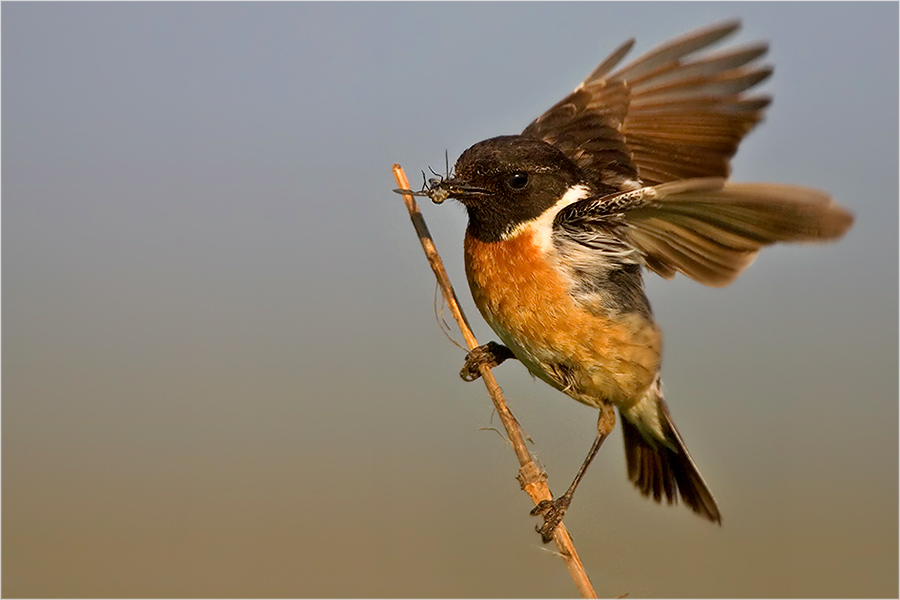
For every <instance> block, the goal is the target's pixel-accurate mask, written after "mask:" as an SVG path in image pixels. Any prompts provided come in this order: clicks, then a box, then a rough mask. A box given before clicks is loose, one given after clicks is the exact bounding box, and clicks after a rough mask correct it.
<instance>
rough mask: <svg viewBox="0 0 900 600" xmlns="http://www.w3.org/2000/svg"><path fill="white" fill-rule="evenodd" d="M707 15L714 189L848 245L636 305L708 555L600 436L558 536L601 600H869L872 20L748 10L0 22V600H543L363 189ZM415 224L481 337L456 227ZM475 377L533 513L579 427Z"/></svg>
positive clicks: (372, 12) (423, 281) (107, 13)
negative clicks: (715, 28)
mask: <svg viewBox="0 0 900 600" xmlns="http://www.w3.org/2000/svg"><path fill="white" fill-rule="evenodd" d="M732 17H740V18H741V19H742V20H743V24H744V27H743V29H742V31H741V32H740V33H739V34H738V36H737V37H736V38H735V39H736V40H737V41H738V42H751V41H756V40H767V41H769V42H770V45H771V46H770V53H769V55H768V60H769V61H771V62H772V63H773V64H774V65H775V74H774V76H773V77H772V79H771V80H770V81H768V82H767V83H766V84H765V85H764V87H763V89H764V90H765V91H766V92H768V93H771V94H773V95H774V97H775V101H774V103H773V105H772V106H771V108H770V109H769V111H768V113H767V117H766V121H765V123H764V124H763V125H762V126H761V127H760V128H758V129H757V130H756V131H754V132H753V133H752V134H751V135H750V136H749V137H748V138H747V139H746V141H745V142H744V144H743V145H742V147H741V150H740V152H739V153H738V155H737V158H736V160H735V162H734V173H733V177H734V178H735V179H738V180H747V181H773V182H783V183H794V184H801V185H808V186H814V187H818V188H822V189H825V190H828V191H829V192H830V193H831V194H833V195H834V197H835V198H836V199H837V200H838V201H839V202H841V203H842V204H843V205H844V206H846V207H848V208H849V209H850V210H852V211H853V212H854V213H855V215H856V219H857V220H856V223H855V225H854V228H853V229H852V230H851V231H850V232H849V234H848V235H847V236H846V238H845V239H844V240H842V241H841V242H840V243H837V244H831V245H823V246H802V247H798V246H793V247H790V246H783V247H778V248H773V249H769V250H767V251H764V252H763V253H762V254H761V255H760V257H759V258H758V259H757V261H756V263H755V264H754V265H753V266H752V267H751V268H750V269H749V270H748V271H747V272H746V273H745V274H744V275H743V276H742V277H741V278H740V279H739V280H738V281H737V282H736V283H734V284H733V285H731V286H730V287H728V288H725V289H721V290H716V289H709V288H705V287H703V286H701V285H699V284H696V283H693V282H691V281H689V280H686V279H685V278H683V277H679V278H677V279H676V280H675V281H672V282H666V281H662V280H660V279H658V278H655V277H653V276H650V277H648V288H649V289H648V295H649V297H650V300H651V302H652V303H653V307H654V311H655V312H656V314H657V317H658V321H659V322H660V324H661V326H662V328H663V330H664V332H665V335H666V338H665V356H664V367H663V380H664V382H665V386H666V395H667V399H668V402H669V406H670V409H671V411H672V414H673V417H674V420H675V422H676V423H677V424H678V425H679V428H680V430H681V432H682V434H683V436H684V438H685V440H686V441H687V444H688V446H689V447H690V448H691V451H692V453H693V455H694V458H695V460H696V461H697V463H698V465H699V467H700V469H701V471H702V472H703V473H704V475H705V477H706V480H707V481H708V483H709V485H710V487H711V488H712V490H713V491H714V493H715V494H716V496H717V499H718V501H719V505H720V507H721V510H722V513H723V526H722V527H714V526H711V525H710V524H709V523H706V522H704V521H702V520H700V519H698V518H697V517H696V516H695V515H693V514H691V513H690V511H688V510H686V509H684V508H683V507H666V506H658V505H655V504H653V503H652V502H650V501H648V500H646V499H644V498H642V497H641V496H640V495H639V494H638V493H637V492H636V491H635V490H634V488H633V487H632V486H631V485H630V484H629V483H628V481H627V479H626V476H625V471H624V459H623V453H622V449H621V445H622V442H621V437H620V434H619V433H618V431H617V432H616V433H615V434H614V435H613V437H612V438H611V440H610V441H608V442H607V444H606V445H605V446H604V448H603V449H602V451H601V453H600V456H599V458H598V459H597V460H596V461H595V463H594V465H593V467H592V468H591V470H590V471H589V472H588V475H587V477H586V479H585V481H584V483H583V484H582V487H581V488H580V489H579V492H578V494H577V495H576V497H575V502H574V504H573V507H572V510H571V511H570V512H569V514H568V515H567V517H566V523H567V525H568V527H569V530H570V532H571V533H572V535H573V536H574V539H575V543H576V545H577V546H578V548H579V551H580V552H581V554H582V556H581V557H582V560H583V562H584V563H585V565H586V567H587V570H588V573H589V574H590V576H591V577H592V579H593V582H594V585H595V587H596V589H597V591H598V593H599V594H600V595H601V596H618V595H620V594H624V593H628V594H630V596H631V597H642V596H682V597H683V596H688V597H690V596H726V597H728V596H776V597H791V596H804V597H809V596H812V597H831V596H838V597H841V596H844V597H850V596H870V597H874V596H893V597H896V595H897V593H898V588H897V580H898V578H897V575H898V574H897V564H898V554H897V542H898V540H897V530H898V522H897V514H898V513H897V500H898V476H897V473H898V460H897V456H898V452H897V448H898V408H897V398H898V388H897V384H898V369H897V365H898V353H897V336H898V264H897V257H898V52H897V48H898V6H897V4H896V3H827V4H820V3H796V4H780V3H769V2H766V3H758V4H744V3H724V4H718V3H698V4H694V3H688V4H681V3H664V4H655V3H625V4H612V3H597V4H595V3H574V4H568V3H565V4H563V3H559V4H548V3H528V4H516V3H504V4H492V3H459V4H431V3H429V4H414V3H402V4H380V3H365V4H355V3H339V4H318V3H299V4H294V3H267V4H245V3H224V4H223V3H214V2H210V3H190V4H188V3H159V4H156V3H122V4H120V3H92V4H81V3H8V2H6V3H3V5H2V108H3V112H2V174H3V179H2V196H3V205H2V216H3V221H2V250H3V263H2V267H3V297H2V300H3V340H2V341H3V406H2V417H3V420H2V423H3V427H2V434H3V448H2V449H3V464H2V467H3V482H2V483H3V487H2V490H3V498H2V500H3V556H2V558H3V564H2V566H3V573H2V575H3V584H4V586H3V590H2V592H3V595H4V596H7V597H11V596H19V597H22V596H42V597H53V596H69V597H76V596H114V597H115V596H123V597H127V596H151V597H153V596H156V597H164V596H181V597H186V596H249V597H265V596H318V597H331V596H374V597H379V596H392V597H409V596H418V597H430V596H440V597H448V596H449V597H453V596H479V597H512V596H522V597H539V596H571V595H574V594H575V589H574V587H573V586H572V584H571V582H570V581H569V580H568V576H567V574H566V572H565V569H564V567H563V565H562V563H561V562H560V561H558V560H557V559H556V558H555V557H553V556H552V554H550V553H548V552H546V551H544V550H545V549H546V548H545V547H542V546H541V544H540V539H539V536H538V535H537V534H536V533H534V531H533V526H534V524H535V519H533V518H532V517H529V516H528V511H529V509H530V508H531V507H530V501H529V499H528V497H527V496H526V495H525V494H523V493H522V492H521V491H520V490H519V489H518V484H517V483H516V480H515V479H514V478H515V474H516V469H517V464H516V462H515V458H514V456H513V454H512V453H511V452H510V451H509V449H508V448H507V446H506V444H505V442H504V441H503V440H502V438H501V437H500V436H498V435H496V433H494V432H492V431H490V430H485V428H491V427H499V422H498V420H497V419H496V417H495V416H494V417H493V418H492V414H491V405H490V402H489V400H488V398H487V396H486V395H485V393H484V390H483V386H481V384H465V383H463V382H462V381H461V380H460V379H459V378H458V377H457V371H458V369H459V367H460V365H461V363H462V360H463V355H464V354H463V352H462V351H461V350H459V349H458V348H456V347H455V346H454V345H453V344H451V343H450V342H449V341H448V340H447V339H446V337H445V336H444V334H443V333H442V332H441V330H440V327H439V325H438V322H437V320H436V318H435V309H434V297H435V290H434V280H433V276H432V274H431V272H430V270H429V268H428V265H427V263H426V261H425V259H424V256H423V255H422V252H421V249H420V247H419V244H418V241H417V240H416V237H415V234H414V232H413V229H412V227H411V225H410V224H409V221H408V218H407V215H406V212H405V209H404V207H403V203H402V200H401V198H400V197H399V196H396V195H395V194H393V193H391V189H392V188H393V187H395V184H394V182H393V179H392V176H391V171H390V169H391V165H392V163H394V162H399V163H400V164H402V165H403V166H404V167H405V168H406V169H407V172H408V173H409V175H410V178H411V179H412V180H413V181H414V182H416V183H417V182H418V181H419V178H420V176H419V171H421V170H427V168H428V167H429V166H431V167H434V168H435V169H436V170H441V169H443V165H444V152H445V150H446V151H447V152H449V156H450V160H451V161H452V160H454V158H455V157H456V156H458V155H459V153H460V152H461V151H462V150H464V149H465V148H466V147H467V146H469V145H471V144H472V143H474V142H477V141H479V140H481V139H484V138H487V137H491V136H494V135H500V134H508V133H517V132H519V131H521V129H522V128H523V127H524V126H525V125H526V124H528V123H529V122H530V121H531V120H532V119H533V118H534V117H536V116H537V115H538V114H540V113H541V112H542V111H543V110H545V109H546V108H548V107H549V106H551V105H552V104H553V103H554V102H556V101H557V100H559V99H560V98H561V97H562V96H563V95H564V94H566V93H567V92H568V91H570V90H571V89H572V88H573V87H574V86H575V85H577V84H578V83H579V82H580V81H581V79H582V78H583V77H584V76H585V75H586V74H587V73H589V72H590V71H591V70H592V69H593V68H594V67H595V66H596V65H597V64H598V63H599V61H600V60H601V59H603V58H604V57H605V56H606V55H607V53H608V52H609V51H611V50H612V49H613V48H615V47H616V46H618V45H619V44H620V43H621V42H622V41H624V40H625V39H627V38H629V37H632V36H635V37H636V38H637V40H638V44H637V50H636V52H641V51H644V50H647V49H648V48H650V47H651V46H653V45H655V44H658V43H660V42H663V41H666V40H668V39H669V38H671V37H673V36H675V35H679V34H681V33H684V32H685V31H688V30H690V29H692V28H695V27H698V26H702V25H706V24H708V23H710V22H713V21H717V20H721V19H726V18H732ZM635 55H636V54H635ZM423 211H424V213H425V217H426V219H427V221H428V223H429V226H430V227H431V230H432V233H433V234H434V237H435V239H436V242H437V244H438V248H439V250H440V251H441V252H442V254H443V257H444V260H445V261H446V263H447V268H448V271H449V273H450V276H451V278H452V279H453V280H454V281H455V282H456V285H457V293H458V295H459V296H460V297H461V298H462V299H463V303H464V309H465V310H466V311H467V313H468V316H469V318H470V320H471V321H472V322H473V324H474V326H475V332H476V335H477V336H478V337H479V339H480V340H482V341H483V342H486V341H488V340H489V339H492V338H493V336H492V335H491V333H490V331H489V329H488V328H487V326H486V325H485V324H484V323H483V322H482V321H481V319H480V317H478V314H477V311H476V310H475V309H474V307H473V305H472V303H471V301H470V299H469V295H468V291H467V290H466V289H465V277H464V274H463V268H462V252H461V240H462V235H463V230H464V228H465V215H464V213H463V211H462V210H461V209H460V208H459V207H458V206H455V205H454V204H453V203H447V204H446V205H444V206H440V207H437V206H431V205H428V206H424V207H423ZM448 318H449V317H448ZM453 331H454V336H455V337H456V339H459V335H458V333H457V332H455V329H454V330H453ZM496 374H497V377H498V379H499V381H500V383H501V385H502V386H503V388H504V391H505V392H506V394H507V396H508V399H509V402H510V404H511V407H512V409H513V411H514V412H515V413H516V416H517V417H518V419H519V420H520V421H521V423H522V424H523V426H524V428H525V429H526V430H527V431H528V433H529V434H530V435H531V437H532V438H533V439H534V442H535V444H534V446H533V449H534V452H535V453H536V455H537V457H538V458H539V460H540V461H541V463H542V464H543V465H544V466H545V467H546V469H547V470H548V472H549V474H550V480H549V481H550V485H551V488H552V489H554V490H556V491H557V492H561V491H562V490H564V489H565V487H566V486H567V485H568V483H569V481H570V478H571V477H572V475H573V474H574V472H575V470H576V469H577V467H578V465H579V464H580V462H581V460H582V458H583V456H584V453H585V452H586V451H587V449H588V447H589V445H590V442H591V439H592V436H593V434H594V430H595V412H594V411H592V410H590V409H588V408H587V407H584V406H581V405H579V404H577V403H576V402H573V401H571V400H569V399H568V398H566V397H565V396H563V395H562V394H559V393H558V392H556V391H554V390H552V389H550V388H549V387H548V386H546V385H544V384H543V383H541V382H540V381H536V380H533V379H532V378H531V377H530V376H529V375H528V374H527V372H526V371H525V370H524V368H522V366H521V365H519V364H508V365H504V366H503V367H502V368H500V369H498V370H497V372H496Z"/></svg>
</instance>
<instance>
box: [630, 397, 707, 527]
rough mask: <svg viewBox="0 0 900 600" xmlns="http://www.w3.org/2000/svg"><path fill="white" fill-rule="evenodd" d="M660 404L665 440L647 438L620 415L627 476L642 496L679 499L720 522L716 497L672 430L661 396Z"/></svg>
mask: <svg viewBox="0 0 900 600" xmlns="http://www.w3.org/2000/svg"><path fill="white" fill-rule="evenodd" d="M659 403H660V404H659V407H660V411H659V412H660V416H661V417H662V418H661V425H662V428H663V432H664V433H665V436H666V439H665V443H663V442H655V441H652V440H649V439H648V438H647V437H645V436H644V435H643V434H641V431H640V429H639V428H638V426H637V425H635V424H634V423H632V422H631V421H630V420H629V419H628V417H627V415H622V434H623V437H624V439H625V459H626V461H627V464H628V479H630V480H631V481H632V482H633V483H634V485H635V486H637V488H638V489H639V490H640V491H641V493H642V494H643V495H645V496H650V497H652V498H653V500H655V501H656V502H661V501H662V499H663V498H665V499H666V502H668V503H669V504H674V503H677V502H678V499H679V498H681V501H682V502H684V503H685V504H686V505H688V506H689V507H690V508H691V509H692V510H693V511H694V512H696V513H698V514H699V515H701V516H703V517H705V518H707V519H709V520H710V521H713V522H714V523H720V524H721V522H722V516H721V515H720V514H719V507H718V506H717V505H716V499H715V498H714V497H713V495H712V492H711V491H710V490H709V487H708V486H707V485H706V482H705V481H703V476H702V475H700V471H699V470H698V469H697V465H695V464H694V461H693V459H692V458H691V455H690V453H689V452H688V450H687V447H686V446H685V445H684V441H683V440H682V439H681V436H680V435H679V434H678V430H677V429H675V425H674V424H673V423H672V418H671V417H670V416H669V411H668V409H667V408H666V405H665V403H664V402H663V401H662V399H660V400H659Z"/></svg>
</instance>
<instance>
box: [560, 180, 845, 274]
mask: <svg viewBox="0 0 900 600" xmlns="http://www.w3.org/2000/svg"><path fill="white" fill-rule="evenodd" d="M852 223H853V217H852V215H851V214H850V213H848V212H847V211H846V210H844V209H843V208H841V207H840V206H838V205H837V204H835V203H834V202H833V201H832V199H831V198H830V197H829V196H828V195H827V194H825V193H824V192H821V191H819V190H814V189H810V188H803V187H796V186H790V185H780V184H751V183H733V182H727V181H725V180H723V179H721V178H705V179H689V180H682V181H676V182H671V183H665V184H661V185H658V186H654V187H646V188H643V189H641V190H636V191H631V192H625V193H622V194H616V195H613V196H607V197H604V198H590V199H585V200H581V201H579V202H576V203H574V204H572V205H570V206H568V207H566V208H565V209H563V210H562V211H560V213H559V214H558V215H557V216H556V220H555V221H554V234H555V235H564V236H566V237H567V238H568V239H571V240H576V241H578V240H581V243H582V244H584V245H588V242H589V240H591V239H593V238H595V237H596V236H597V235H599V234H602V235H606V236H610V235H613V236H615V237H616V238H618V239H619V240H621V241H622V242H624V245H625V246H627V247H631V248H634V250H635V253H636V254H637V256H638V257H639V261H640V262H641V263H642V264H643V265H644V266H645V267H647V268H648V269H650V270H652V271H654V272H656V273H658V274H659V275H661V276H663V277H665V278H667V279H671V278H672V277H674V276H675V273H676V272H678V273H683V274H685V275H687V276H688V277H690V278H691V279H694V280H696V281H699V282H700V283H703V284H705V285H709V286H713V287H721V286H725V285H728V284H729V283H731V282H732V281H733V280H734V279H735V278H736V277H737V276H738V275H739V274H740V273H741V271H743V270H744V269H745V268H747V267H748V266H749V265H750V263H752V262H753V259H754V258H755V256H756V253H757V252H758V251H759V250H760V248H762V247H763V246H767V245H769V244H773V243H776V242H811V241H825V240H831V239H836V238H839V237H841V236H842V235H843V234H844V232H846V231H847V229H848V228H849V227H850V225H851V224H852ZM598 232H599V234H598ZM598 260H599V259H598ZM598 264H599V263H598Z"/></svg>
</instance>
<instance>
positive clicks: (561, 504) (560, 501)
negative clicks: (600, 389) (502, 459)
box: [531, 401, 616, 544]
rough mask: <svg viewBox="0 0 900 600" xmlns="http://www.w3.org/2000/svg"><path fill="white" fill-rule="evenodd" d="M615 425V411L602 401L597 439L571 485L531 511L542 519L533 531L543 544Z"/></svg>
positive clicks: (561, 517) (567, 506)
mask: <svg viewBox="0 0 900 600" xmlns="http://www.w3.org/2000/svg"><path fill="white" fill-rule="evenodd" d="M615 425H616V413H615V410H614V409H613V407H612V405H610V404H609V403H607V402H605V401H604V402H603V403H602V404H601V405H600V418H599V419H598V420H597V437H596V438H594V443H593V444H592V445H591V449H590V450H589V451H588V455H587V457H585V459H584V462H583V463H582V464H581V468H580V469H578V473H576V474H575V479H574V480H573V481H572V485H570V486H569V489H567V490H566V493H565V494H563V495H562V496H560V497H559V498H556V499H555V500H542V501H541V502H540V503H539V504H538V505H537V506H535V507H534V509H533V510H532V511H531V514H532V515H534V516H537V515H542V516H543V517H544V524H543V525H538V526H536V527H535V530H536V531H537V532H538V533H540V534H541V539H542V540H543V541H544V543H545V544H546V543H547V542H549V541H550V540H552V539H553V531H554V530H555V529H556V528H557V526H558V525H559V524H560V522H561V521H562V519H563V516H564V515H565V514H566V510H568V508H569V504H571V503H572V496H573V495H574V494H575V488H577V487H578V484H579V482H581V478H582V477H584V474H585V472H586V471H587V468H588V465H590V464H591V461H592V460H594V457H595V456H596V455H597V451H598V450H600V446H601V445H602V444H603V440H605V439H606V437H607V436H608V435H609V434H610V433H611V432H612V430H613V427H615Z"/></svg>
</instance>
